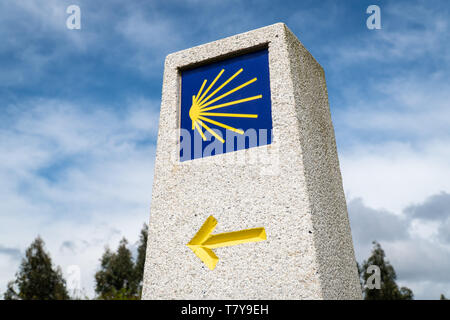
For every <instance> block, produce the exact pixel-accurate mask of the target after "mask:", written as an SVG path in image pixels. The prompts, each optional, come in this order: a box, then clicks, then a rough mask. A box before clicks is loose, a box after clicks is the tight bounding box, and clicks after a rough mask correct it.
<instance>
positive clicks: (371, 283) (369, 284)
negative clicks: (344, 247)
mask: <svg viewBox="0 0 450 320" xmlns="http://www.w3.org/2000/svg"><path fill="white" fill-rule="evenodd" d="M366 274H371V275H370V276H369V277H368V278H367V280H366V283H365V284H364V286H365V287H366V288H367V289H370V290H372V289H378V290H379V289H381V271H380V267H379V266H377V265H370V266H369V267H368V268H367V270H366Z"/></svg>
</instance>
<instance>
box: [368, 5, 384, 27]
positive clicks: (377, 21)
mask: <svg viewBox="0 0 450 320" xmlns="http://www.w3.org/2000/svg"><path fill="white" fill-rule="evenodd" d="M366 13H368V14H370V16H369V17H368V18H367V20H366V26H367V29H369V30H374V29H381V9H380V7H379V6H377V5H375V4H372V5H370V6H368V7H367V10H366Z"/></svg>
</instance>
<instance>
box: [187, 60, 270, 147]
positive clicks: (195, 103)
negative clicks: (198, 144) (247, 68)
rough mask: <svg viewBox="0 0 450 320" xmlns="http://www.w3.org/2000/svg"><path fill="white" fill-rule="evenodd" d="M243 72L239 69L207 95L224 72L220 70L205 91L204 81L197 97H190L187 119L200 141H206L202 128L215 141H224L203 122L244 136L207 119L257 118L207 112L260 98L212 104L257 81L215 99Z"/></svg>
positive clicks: (247, 115) (248, 115)
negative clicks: (198, 135)
mask: <svg viewBox="0 0 450 320" xmlns="http://www.w3.org/2000/svg"><path fill="white" fill-rule="evenodd" d="M243 70H244V69H242V68H241V69H239V70H238V71H237V72H236V73H235V74H233V75H232V76H231V77H230V78H228V79H227V80H226V81H225V82H223V83H222V84H221V85H220V86H219V87H217V89H215V90H214V91H213V92H212V93H210V94H209V95H208V93H209V91H210V90H211V89H212V87H213V86H214V85H215V84H216V82H217V81H218V80H219V78H220V76H221V75H222V74H223V73H224V72H225V69H222V70H221V71H220V72H219V74H218V75H217V76H216V78H215V79H214V80H213V82H211V84H210V85H209V86H208V88H206V90H205V91H203V89H205V86H206V83H207V80H206V79H205V80H204V81H203V83H202V85H201V87H200V89H199V91H198V93H197V95H194V96H192V105H191V109H189V117H190V118H191V120H192V130H197V131H198V132H199V133H200V135H201V136H202V139H203V140H204V141H206V136H205V134H204V133H203V129H202V128H204V129H205V130H206V131H208V132H209V133H210V134H212V135H213V136H214V137H216V139H217V140H219V141H220V142H222V143H224V142H225V140H224V139H223V138H222V137H221V136H219V135H218V134H217V133H216V132H214V130H212V129H211V128H210V127H209V126H208V125H207V124H206V123H205V122H207V123H210V124H213V125H216V126H218V127H222V128H225V129H228V130H231V131H233V132H236V133H239V134H244V131H242V130H240V129H236V128H233V127H231V126H228V125H226V124H224V123H222V122H219V121H216V120H213V119H210V118H209V117H233V118H258V115H257V114H246V113H221V112H209V111H211V110H216V109H221V108H225V107H228V106H232V105H236V104H239V103H244V102H247V101H252V100H256V99H261V98H262V95H261V94H260V95H257V96H253V97H248V98H244V99H239V100H234V101H230V102H226V103H219V104H214V103H215V102H217V101H219V100H221V99H222V98H225V97H226V96H228V95H230V94H232V93H233V92H236V91H238V90H240V89H242V88H244V87H246V86H248V85H249V84H252V83H253V82H255V81H256V80H257V79H256V78H253V79H251V80H249V81H247V82H245V83H243V84H241V85H239V86H237V87H236V88H234V89H231V90H229V91H227V92H225V93H223V94H221V95H220V96H218V97H216V98H215V95H216V94H217V93H218V92H219V91H220V90H221V89H223V88H224V87H225V86H226V85H227V84H228V83H229V82H231V80H233V79H234V78H236V77H237V76H238V75H239V74H240V73H241V72H242V71H243Z"/></svg>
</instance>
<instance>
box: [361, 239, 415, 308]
mask: <svg viewBox="0 0 450 320" xmlns="http://www.w3.org/2000/svg"><path fill="white" fill-rule="evenodd" d="M373 245H374V246H373V249H372V255H371V256H370V257H369V259H367V260H366V261H364V263H363V265H362V270H361V271H362V272H361V275H362V280H363V283H367V279H368V278H369V277H370V276H371V275H370V274H368V273H366V270H367V268H368V267H369V266H371V265H376V266H378V267H379V268H380V275H381V288H380V289H369V288H368V287H367V286H365V287H364V290H363V294H364V299H365V300H412V299H413V298H414V295H413V292H412V291H411V289H409V288H406V287H402V288H400V289H399V288H398V285H397V283H396V282H395V280H396V279H397V275H396V273H395V270H394V267H393V266H392V265H391V264H390V263H389V261H387V260H386V259H385V257H386V255H385V253H384V250H383V249H382V248H381V246H380V244H379V243H377V242H376V241H374V242H373Z"/></svg>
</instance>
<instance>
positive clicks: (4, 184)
mask: <svg viewBox="0 0 450 320" xmlns="http://www.w3.org/2000/svg"><path fill="white" fill-rule="evenodd" d="M149 110H154V102H152V101H148V100H145V99H136V100H130V101H129V106H128V107H127V108H126V111H125V112H124V114H118V113H116V112H115V111H113V110H112V109H107V108H105V107H102V106H96V107H95V108H90V107H84V108H83V107H81V106H79V105H77V104H74V103H71V102H66V101H59V100H45V99H38V100H30V101H27V102H25V103H24V104H23V105H21V106H16V107H13V106H11V107H10V108H9V112H8V113H7V117H9V118H7V119H5V118H4V119H2V121H3V122H4V123H8V124H7V125H6V127H3V128H2V129H0V134H1V136H2V140H1V141H0V155H1V156H0V157H1V159H0V163H1V166H0V194H1V203H0V211H2V212H3V213H4V214H2V215H1V217H0V243H1V244H2V246H3V247H8V248H17V249H18V250H21V251H22V252H23V251H24V250H25V248H26V247H27V246H28V245H29V244H30V243H31V241H32V240H33V239H34V237H36V236H37V235H38V234H40V235H41V236H42V237H43V239H44V240H45V241H46V244H47V248H48V250H49V251H50V252H51V255H52V257H53V259H54V261H55V263H57V264H59V265H61V266H62V267H63V269H64V268H66V267H67V266H69V265H72V264H75V265H79V266H80V267H81V272H82V279H83V284H82V286H83V287H84V288H85V289H86V292H87V293H88V294H89V295H90V296H92V295H93V288H94V285H93V281H94V278H93V275H94V272H95V269H96V268H97V267H98V265H99V261H98V259H99V258H100V257H101V254H102V252H103V249H104V246H105V245H111V246H115V245H116V244H117V243H118V241H119V240H120V238H121V237H123V236H125V237H127V238H128V239H129V240H130V243H133V242H135V241H137V239H138V237H139V231H140V228H141V227H142V224H143V223H144V222H146V221H147V220H148V217H149V208H150V199H151V185H152V179H153V159H154V152H155V148H154V139H155V133H156V130H157V128H156V127H157V121H155V113H152V112H151V111H149ZM69 241H70V243H71V244H72V250H61V246H62V244H63V243H64V242H69ZM19 262H20V261H18V260H14V261H11V259H10V258H9V260H8V259H4V255H2V259H1V260H0V269H1V270H2V272H1V276H0V292H2V291H4V289H5V287H6V282H7V281H8V280H11V279H13V277H14V272H15V271H16V270H17V268H18V265H19Z"/></svg>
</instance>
